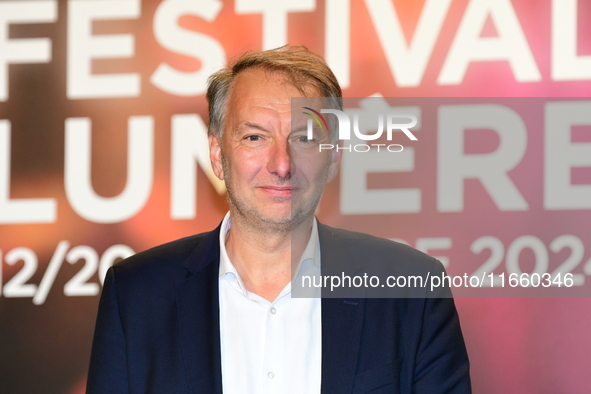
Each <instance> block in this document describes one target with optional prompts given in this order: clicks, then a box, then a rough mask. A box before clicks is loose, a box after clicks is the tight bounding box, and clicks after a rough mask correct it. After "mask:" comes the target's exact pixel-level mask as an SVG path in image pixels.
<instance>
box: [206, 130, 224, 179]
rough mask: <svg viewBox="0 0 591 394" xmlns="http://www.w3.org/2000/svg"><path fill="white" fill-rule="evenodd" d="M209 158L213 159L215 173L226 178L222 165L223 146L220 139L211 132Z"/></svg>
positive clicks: (221, 177)
mask: <svg viewBox="0 0 591 394" xmlns="http://www.w3.org/2000/svg"><path fill="white" fill-rule="evenodd" d="M207 137H208V138H209V159H210V160H211V168H212V169H213V173H214V174H215V176H217V177H218V178H219V179H220V180H222V181H223V180H224V170H223V166H222V146H221V143H220V140H218V138H217V137H216V136H215V135H214V134H213V133H209V135H208V136H207Z"/></svg>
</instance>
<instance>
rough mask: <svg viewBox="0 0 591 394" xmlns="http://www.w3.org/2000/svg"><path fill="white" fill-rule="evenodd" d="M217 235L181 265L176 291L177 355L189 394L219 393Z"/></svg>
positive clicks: (220, 374)
mask: <svg viewBox="0 0 591 394" xmlns="http://www.w3.org/2000/svg"><path fill="white" fill-rule="evenodd" d="M219 231H220V228H219V227H218V228H217V229H216V230H214V231H212V232H211V233H209V234H208V235H206V236H205V239H204V240H202V241H201V242H200V243H199V245H198V246H197V247H196V248H195V250H194V251H193V253H192V254H191V256H190V257H189V258H188V259H187V260H186V262H185V264H184V265H185V267H186V268H187V270H188V273H187V278H186V279H185V280H184V281H183V282H181V283H180V284H179V285H178V286H177V288H176V300H177V312H178V320H179V331H180V339H181V346H182V348H181V352H182V354H183V359H184V364H185V370H186V371H187V378H188V381H189V387H190V389H191V392H192V393H219V394H221V393H222V369H221V352H220V319H219V295H218V294H219V291H218V285H219V282H218V276H219Z"/></svg>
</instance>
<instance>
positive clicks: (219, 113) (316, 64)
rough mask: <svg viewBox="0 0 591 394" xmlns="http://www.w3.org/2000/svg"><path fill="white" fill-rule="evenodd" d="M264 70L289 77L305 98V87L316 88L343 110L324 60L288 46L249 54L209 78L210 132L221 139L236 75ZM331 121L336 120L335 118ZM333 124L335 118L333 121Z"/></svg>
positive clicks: (334, 78) (332, 78) (295, 46)
mask: <svg viewBox="0 0 591 394" xmlns="http://www.w3.org/2000/svg"><path fill="white" fill-rule="evenodd" d="M252 68H261V69H263V70H266V71H268V72H271V73H280V74H282V75H285V77H286V79H287V81H288V82H289V83H290V84H291V85H293V86H294V87H295V88H296V89H298V90H299V91H300V92H301V93H302V95H305V88H306V87H309V86H312V87H314V88H316V89H317V90H318V92H320V93H321V94H322V96H323V97H326V98H327V101H328V103H327V104H328V106H329V107H330V108H334V109H340V110H342V108H343V93H342V91H341V87H340V86H339V83H338V81H337V79H336V77H335V75H334V74H333V72H332V71H331V70H330V68H329V67H328V65H327V64H326V62H325V61H324V59H323V58H322V57H321V56H320V55H318V54H317V53H315V52H313V51H311V50H309V49H308V48H306V47H305V46H303V45H299V44H294V45H285V46H283V47H280V48H276V49H271V50H268V51H262V52H247V53H245V54H244V55H242V56H241V57H240V58H239V59H238V60H237V61H236V62H234V63H233V64H232V65H230V66H228V67H226V68H224V69H222V70H220V71H218V72H217V73H215V74H213V75H212V76H211V77H209V80H208V87H207V94H206V98H207V102H208V104H209V126H208V133H210V134H213V135H215V136H216V137H217V138H218V139H220V140H221V137H222V133H223V128H224V120H225V117H226V112H227V109H228V108H227V107H228V98H229V96H230V90H231V87H232V83H233V82H234V79H235V78H236V76H237V75H238V74H239V73H240V72H242V71H244V70H248V69H252ZM329 118H334V116H331V117H329ZM329 121H330V123H331V125H332V124H333V123H334V120H333V119H329ZM330 129H331V133H332V140H333V141H334V140H335V139H336V130H337V128H336V127H330Z"/></svg>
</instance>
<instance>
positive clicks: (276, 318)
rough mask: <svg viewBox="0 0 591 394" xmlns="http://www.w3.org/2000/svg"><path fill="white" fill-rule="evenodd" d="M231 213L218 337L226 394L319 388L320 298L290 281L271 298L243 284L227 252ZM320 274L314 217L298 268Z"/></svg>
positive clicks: (303, 272) (222, 266)
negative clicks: (298, 292)
mask: <svg viewBox="0 0 591 394" xmlns="http://www.w3.org/2000/svg"><path fill="white" fill-rule="evenodd" d="M230 227H231V220H230V213H228V214H227V215H226V217H225V218H224V220H223V221H222V227H221V231H220V276H219V286H220V292H219V297H220V339H221V356H222V387H223V392H224V394H247V393H253V394H259V393H281V394H284V393H302V394H304V393H305V394H313V393H320V378H321V361H322V333H321V331H322V326H321V314H320V307H321V302H320V298H318V297H317V298H292V297H291V283H288V284H287V285H286V286H285V288H284V289H283V290H282V291H281V293H279V295H278V296H277V299H276V300H275V301H273V302H269V301H268V300H266V299H264V298H263V297H260V296H258V295H257V294H255V293H251V292H249V291H248V290H246V287H245V286H244V283H243V282H242V279H241V278H240V276H239V275H238V273H237V272H236V268H235V267H234V265H233V264H232V262H231V261H230V259H229V258H228V254H227V252H226V234H227V233H228V231H229V230H230ZM319 274H320V245H319V241H318V225H317V223H316V219H314V224H313V227H312V233H311V235H310V240H309V241H308V245H307V246H306V249H305V251H304V254H303V255H302V258H301V260H300V262H299V265H298V268H297V270H296V274H295V275H296V278H298V277H301V275H319Z"/></svg>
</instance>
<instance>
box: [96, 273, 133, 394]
mask: <svg viewBox="0 0 591 394" xmlns="http://www.w3.org/2000/svg"><path fill="white" fill-rule="evenodd" d="M128 392H129V385H128V376H127V362H126V345H125V332H124V329H123V324H122V321H121V315H120V312H119V300H118V296H117V283H116V280H115V270H114V268H113V267H111V268H110V269H109V270H108V271H107V275H106V277H105V283H104V286H103V292H102V294H101V299H100V303H99V309H98V314H97V320H96V327H95V331H94V340H93V343H92V353H91V356H90V368H89V371H88V380H87V386H86V393H87V394H107V393H109V394H112V393H118V394H125V393H128Z"/></svg>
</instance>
